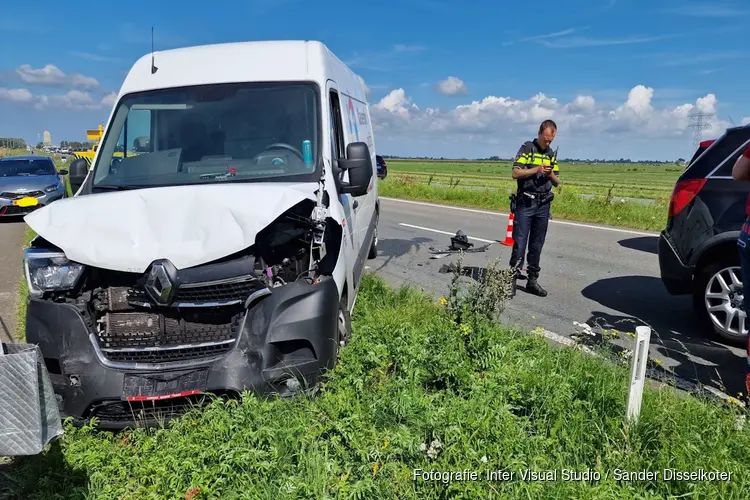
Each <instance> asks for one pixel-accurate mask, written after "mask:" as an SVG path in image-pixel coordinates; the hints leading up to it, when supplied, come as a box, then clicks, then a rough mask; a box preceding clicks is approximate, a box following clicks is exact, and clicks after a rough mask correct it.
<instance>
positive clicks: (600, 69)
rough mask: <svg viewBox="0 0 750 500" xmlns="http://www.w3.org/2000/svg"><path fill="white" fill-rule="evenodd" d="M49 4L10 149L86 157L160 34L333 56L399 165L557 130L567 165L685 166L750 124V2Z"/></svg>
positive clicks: (18, 65) (11, 18)
mask: <svg viewBox="0 0 750 500" xmlns="http://www.w3.org/2000/svg"><path fill="white" fill-rule="evenodd" d="M47 3H48V2H41V1H34V0H27V1H23V2H20V1H18V0H6V2H4V5H3V8H2V12H3V16H2V18H0V47H3V50H2V51H0V137H8V136H11V137H23V138H25V139H26V140H28V141H34V142H36V139H37V136H38V134H41V133H42V132H43V131H44V130H49V131H50V132H51V134H52V139H53V142H55V143H57V142H59V141H60V140H85V130H86V129H87V128H94V127H96V126H97V125H98V124H99V123H104V122H105V121H106V119H107V117H108V115H109V112H110V110H111V105H112V97H111V93H112V92H116V91H117V90H118V89H119V85H120V84H121V82H122V80H123V78H124V75H125V74H126V73H127V71H128V69H129V67H130V65H131V64H132V63H133V62H134V61H135V60H136V59H137V58H138V57H140V56H141V55H143V54H145V53H147V52H149V50H150V44H151V41H150V30H151V26H152V25H153V26H154V27H155V41H156V48H157V50H159V49H168V48H173V47H180V46H186V45H198V44H205V43H217V42H229V41H242V40H264V39H266V40H279V39H318V40H321V41H323V42H324V43H326V44H327V45H328V46H329V47H330V48H331V49H332V50H333V52H334V53H336V54H337V55H338V56H339V57H340V58H341V59H342V60H344V61H345V62H347V63H348V64H349V65H350V66H351V67H352V69H354V70H355V71H356V72H357V73H358V74H359V75H361V76H362V77H363V79H364V80H365V82H366V84H367V86H368V87H369V89H370V96H369V101H370V104H371V105H372V114H373V120H374V122H375V123H376V132H377V134H376V137H375V140H376V147H377V150H378V152H379V153H383V154H392V155H398V154H402V155H426V156H447V157H453V156H458V157H462V156H463V157H469V158H473V157H483V156H488V155H501V156H509V155H512V154H514V153H515V151H516V150H517V149H518V146H519V144H520V142H521V141H523V140H528V139H531V138H533V137H534V135H535V127H538V124H539V122H540V121H541V120H542V119H544V118H547V117H550V118H552V119H554V120H556V121H557V122H558V125H559V130H558V136H557V140H556V143H557V145H559V146H560V156H561V157H588V158H620V157H627V158H632V159H643V158H654V159H675V158H677V157H680V156H682V157H690V156H691V154H692V130H690V129H689V128H688V125H689V119H688V115H689V114H690V113H692V112H695V111H704V112H708V113H712V114H713V115H714V116H713V117H712V118H711V120H710V123H709V124H708V126H709V127H710V128H709V129H707V130H706V131H705V132H704V134H705V137H709V136H715V135H717V134H720V133H721V131H722V130H723V129H724V128H726V127H727V126H731V124H732V122H734V123H736V124H740V123H742V121H743V119H745V118H746V117H750V103H748V100H747V99H744V98H743V97H744V96H743V94H742V93H741V89H742V88H743V85H744V86H745V87H746V83H745V82H747V79H748V76H749V75H748V73H749V72H750V70H748V65H747V61H748V58H749V57H750V50H748V46H747V42H746V41H747V40H748V34H747V30H748V28H746V26H747V25H748V24H747V23H748V21H750V2H739V1H735V2H733V1H714V2H707V1H706V2H690V1H688V2H685V1H677V0H650V1H645V0H630V1H628V0H585V1H584V0H559V1H557V2H537V3H532V2H513V3H508V2H490V1H481V2H480V1H474V2H473V1H469V0H467V2H466V4H467V5H469V7H463V8H461V7H457V3H456V2H448V1H444V0H400V1H398V2H397V1H388V0H383V1H380V2H378V3H377V4H373V3H366V2H338V1H325V2H304V1H302V0H276V1H271V0H245V1H234V0H225V1H223V2H215V3H206V2H197V1H192V0H187V1H183V2H180V3H175V2H159V3H157V2H146V1H139V0H130V1H129V2H127V3H126V4H122V3H116V2H111V3H101V4H97V5H96V6H92V4H91V3H90V2H86V3H84V2H77V1H70V2H65V3H63V2H55V3H54V5H47ZM49 3H51V2H49ZM82 20H84V21H82ZM7 48H9V49H10V50H6V49H7ZM748 121H750V120H748Z"/></svg>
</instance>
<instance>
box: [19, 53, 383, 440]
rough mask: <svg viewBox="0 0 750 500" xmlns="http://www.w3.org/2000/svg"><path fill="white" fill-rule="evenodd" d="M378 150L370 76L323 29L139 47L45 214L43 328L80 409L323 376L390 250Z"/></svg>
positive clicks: (36, 336)
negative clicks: (96, 134)
mask: <svg viewBox="0 0 750 500" xmlns="http://www.w3.org/2000/svg"><path fill="white" fill-rule="evenodd" d="M375 153H376V151H375V140H374V138H373V130H372V124H371V121H370V111H369V108H368V104H367V98H366V96H365V88H364V84H363V81H362V79H361V78H359V77H358V76H357V75H356V74H355V73H353V72H352V71H351V70H350V69H349V68H348V67H347V66H346V65H344V64H343V63H342V62H341V61H340V60H339V59H338V58H337V57H336V56H335V55H333V54H332V53H331V51H330V50H329V49H328V48H327V47H326V46H325V45H323V44H322V43H319V42H310V41H278V42H251V43H229V44H217V45H208V46H199V47H190V48H182V49H177V50H169V51H163V52H157V53H155V54H153V55H152V54H149V55H147V56H144V57H142V58H141V59H139V60H138V61H137V62H136V63H135V65H134V66H133V68H132V69H131V70H130V72H129V73H128V76H127V78H126V79H125V81H124V83H123V85H122V88H121V90H120V93H119V95H118V96H117V102H116V104H115V106H114V109H113V111H112V114H111V116H110V118H109V120H108V123H107V125H106V128H105V133H104V136H103V138H102V140H101V143H100V147H99V148H98V151H97V153H96V156H95V157H94V160H93V162H92V164H91V169H90V171H89V169H88V165H87V163H86V161H85V160H82V159H79V160H76V161H74V162H73V163H72V164H71V167H70V180H71V184H72V185H73V189H74V191H76V195H75V196H74V197H72V198H69V199H66V200H62V201H59V202H57V203H55V204H53V205H50V206H49V207H44V208H41V209H39V210H38V211H36V212H34V213H32V214H30V215H28V216H27V217H26V219H25V220H26V222H27V223H28V225H29V226H31V228H32V229H34V230H35V231H36V232H37V233H38V234H39V237H37V238H36V239H35V240H34V242H33V244H32V246H31V248H29V250H28V251H27V252H26V254H25V258H24V263H25V270H26V278H27V282H28V287H29V302H28V311H27V320H26V338H27V341H28V342H32V343H36V344H39V345H40V347H41V350H42V352H43V353H44V357H45V358H46V359H47V363H48V366H49V367H50V371H51V375H52V378H53V381H54V385H55V390H56V393H57V394H58V397H60V398H61V400H62V402H61V408H62V409H63V413H64V414H65V416H70V417H73V419H74V421H88V420H89V419H90V418H91V417H97V418H98V419H99V422H100V426H102V427H108V428H122V427H126V426H128V425H132V420H133V415H139V414H140V413H139V412H141V411H142V412H143V419H144V420H145V421H146V422H147V423H148V422H153V421H156V418H157V417H158V416H159V415H157V413H158V412H159V410H160V409H162V407H164V409H166V410H167V413H166V416H167V417H169V416H170V415H174V414H179V409H180V408H184V407H187V406H188V403H191V402H192V400H193V399H195V398H197V397H198V396H199V395H200V394H202V393H205V392H210V393H214V394H230V395H231V394H238V393H240V392H241V391H243V390H251V391H255V392H256V393H258V394H281V395H292V394H295V393H298V392H300V391H305V390H309V389H310V388H314V387H315V385H316V384H317V382H318V379H319V375H320V374H321V373H322V372H323V371H325V370H326V369H330V368H331V367H333V365H334V364H335V362H336V359H337V356H338V350H339V348H340V347H341V346H342V345H344V344H345V343H346V341H347V339H348V337H349V334H350V331H351V325H350V311H351V310H352V307H353V305H354V301H355V298H356V296H357V292H358V289H359V284H360V281H361V278H362V273H363V269H364V266H365V262H366V259H367V258H368V257H369V258H373V257H375V255H376V253H377V224H378V214H379V211H380V205H379V201H378V179H377V175H376V172H375V171H374V169H373V165H374V164H375V162H376V160H375V156H376V154H375ZM137 405H140V406H138V407H137V408H135V409H136V410H138V411H134V406H137ZM175 408H177V410H175Z"/></svg>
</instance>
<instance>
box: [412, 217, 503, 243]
mask: <svg viewBox="0 0 750 500" xmlns="http://www.w3.org/2000/svg"><path fill="white" fill-rule="evenodd" d="M398 225H399V226H404V227H410V228H412V229H421V230H422V231H430V232H432V233H440V234H447V235H448V236H455V235H456V233H450V232H448V231H441V230H439V229H432V228H430V227H423V226H415V225H413V224H406V223H404V222H399V223H398ZM467 238H469V239H470V240H475V241H481V242H482V243H497V241H496V240H495V241H493V240H484V239H482V238H475V237H474V236H468V235H467Z"/></svg>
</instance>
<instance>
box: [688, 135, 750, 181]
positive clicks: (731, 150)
mask: <svg viewBox="0 0 750 500" xmlns="http://www.w3.org/2000/svg"><path fill="white" fill-rule="evenodd" d="M748 141H750V127H735V128H730V129H727V131H726V133H725V134H724V135H723V136H721V137H720V138H719V139H717V140H716V142H714V143H713V144H711V145H710V147H709V148H707V150H704V151H705V154H704V155H703V156H700V155H701V154H702V153H703V151H701V148H699V149H698V151H696V154H695V155H694V156H693V159H692V160H691V161H690V164H689V165H688V168H687V170H686V172H685V173H686V174H687V175H686V178H690V179H695V178H699V177H707V176H708V175H709V174H711V175H712V176H719V177H726V176H730V177H731V175H732V167H733V166H734V160H736V159H737V156H739V155H740V154H741V153H742V150H739V151H737V150H738V149H740V148H741V147H742V145H743V144H745V143H746V142H748ZM735 151H736V154H735ZM730 155H732V158H729V159H728V160H727V157H728V156H730ZM699 156H700V158H699ZM724 160H727V161H724ZM722 163H723V164H722ZM720 164H721V168H720V169H719V170H718V171H716V172H714V170H716V167H718V166H719V165H720Z"/></svg>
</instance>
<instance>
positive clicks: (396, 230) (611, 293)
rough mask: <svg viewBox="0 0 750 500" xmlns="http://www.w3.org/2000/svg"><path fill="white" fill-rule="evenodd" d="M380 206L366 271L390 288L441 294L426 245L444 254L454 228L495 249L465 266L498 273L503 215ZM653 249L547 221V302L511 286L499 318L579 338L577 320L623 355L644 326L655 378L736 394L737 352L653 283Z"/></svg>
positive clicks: (643, 241)
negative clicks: (494, 263)
mask: <svg viewBox="0 0 750 500" xmlns="http://www.w3.org/2000/svg"><path fill="white" fill-rule="evenodd" d="M381 204H382V208H381V217H380V223H379V229H378V233H379V245H378V246H379V251H378V257H377V259H374V260H371V261H370V262H369V267H370V271H375V272H377V273H378V274H380V275H381V276H383V277H384V278H385V279H386V281H387V282H388V283H390V284H392V285H395V286H398V285H401V284H404V283H410V284H412V285H415V286H417V287H420V288H423V289H424V290H425V291H426V292H428V293H430V294H431V295H434V296H436V297H439V296H442V295H445V294H446V293H447V290H448V284H449V282H450V280H451V274H450V273H448V274H442V273H440V272H439V270H440V268H441V267H442V266H443V265H444V264H448V263H450V262H451V261H453V260H455V256H453V255H449V256H447V257H445V258H441V259H436V260H435V259H431V258H430V257H431V256H432V254H431V253H430V247H431V246H432V247H435V248H443V247H446V246H447V245H449V244H450V236H451V235H453V234H455V233H456V231H457V230H459V229H461V230H463V231H464V233H466V234H467V235H468V236H469V237H474V238H475V239H474V240H472V241H473V243H474V244H475V246H481V245H484V244H485V242H495V243H494V244H492V245H491V246H490V248H489V249H488V250H487V251H486V252H484V253H475V254H466V256H465V262H464V265H467V266H476V267H479V268H481V267H485V266H486V265H487V262H488V260H492V259H496V258H498V257H499V258H500V259H501V261H500V262H501V264H502V265H507V263H508V259H509V257H510V247H506V246H503V245H501V244H499V241H502V240H504V238H505V232H506V228H507V223H508V215H507V214H495V213H492V212H485V211H480V210H470V209H463V208H455V207H442V206H438V205H430V204H425V203H419V202H410V201H405V200H393V199H389V198H381ZM656 245H657V234H656V233H650V232H642V231H630V230H625V229H618V228H608V227H604V226H596V225H590V224H579V223H575V222H567V221H557V220H553V221H551V222H550V226H549V231H548V233H547V241H546V243H545V246H544V250H543V252H542V262H541V268H542V270H541V274H540V277H539V283H540V284H541V285H542V286H544V287H545V288H546V289H547V291H548V292H549V295H548V296H547V297H544V298H541V297H536V296H533V295H530V294H527V293H525V292H524V291H523V290H522V286H523V283H524V282H522V281H521V282H519V291H518V294H517V295H516V297H515V298H514V299H513V300H512V301H511V302H510V303H509V304H508V307H507V308H506V311H505V313H504V314H503V318H502V319H503V321H504V322H506V323H509V324H512V325H514V326H517V327H520V328H523V329H525V330H533V329H535V328H537V327H542V328H544V329H546V330H549V331H552V332H555V333H556V334H558V335H562V336H564V337H570V335H571V334H575V333H577V332H580V331H581V329H580V328H579V327H577V326H576V325H575V323H576V322H578V323H582V324H588V325H590V326H592V327H594V328H593V330H594V331H602V330H603V329H606V330H612V329H615V330H617V331H619V332H622V333H620V334H618V336H617V337H615V338H613V342H614V343H615V344H616V345H619V346H621V347H623V348H627V349H632V348H633V344H634V342H633V339H632V338H631V337H629V336H627V334H623V333H625V332H634V331H635V327H636V326H638V325H649V326H650V327H651V328H652V332H653V333H652V337H651V357H652V358H654V359H656V360H658V361H659V362H661V368H660V369H659V371H660V372H661V373H662V375H664V374H666V375H667V377H669V376H671V375H672V374H675V375H677V376H678V377H679V378H682V379H684V380H687V381H690V382H692V383H701V384H703V385H704V386H707V387H713V388H716V389H718V390H721V391H723V392H726V393H728V394H730V395H736V394H737V393H738V392H743V391H744V373H745V372H744V370H745V363H746V361H745V358H744V351H743V350H741V349H738V348H736V347H731V346H728V345H725V344H723V343H721V342H720V341H718V339H716V338H715V337H713V336H712V334H711V332H709V331H706V329H705V328H704V327H702V326H701V325H698V322H697V321H696V318H695V316H694V314H693V311H692V304H691V299H690V297H673V296H670V295H669V294H668V293H667V291H666V289H665V288H664V286H663V284H662V282H661V280H660V278H659V265H658V258H657V254H656ZM662 369H663V370H662Z"/></svg>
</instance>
